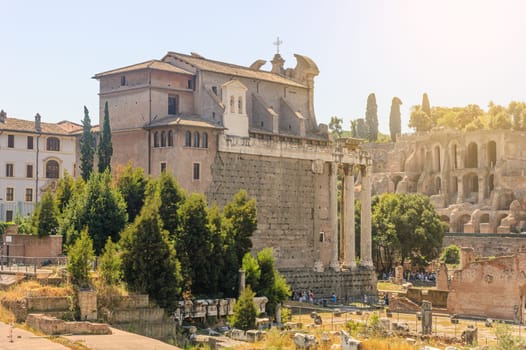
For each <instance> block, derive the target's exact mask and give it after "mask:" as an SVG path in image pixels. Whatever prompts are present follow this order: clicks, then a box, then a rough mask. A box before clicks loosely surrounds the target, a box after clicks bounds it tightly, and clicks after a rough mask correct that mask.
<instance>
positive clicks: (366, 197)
mask: <svg viewBox="0 0 526 350" xmlns="http://www.w3.org/2000/svg"><path fill="white" fill-rule="evenodd" d="M370 171H371V169H370V168H367V167H365V166H364V167H362V191H361V198H362V211H361V217H360V219H361V226H362V227H361V229H362V232H361V237H360V238H361V239H360V265H361V266H364V267H369V268H372V267H373V258H372V238H371V175H370Z"/></svg>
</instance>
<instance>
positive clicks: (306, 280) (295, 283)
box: [280, 268, 376, 299]
mask: <svg viewBox="0 0 526 350" xmlns="http://www.w3.org/2000/svg"><path fill="white" fill-rule="evenodd" d="M280 272H281V273H282V274H283V275H284V276H285V278H286V280H287V282H288V283H289V284H290V285H291V286H292V288H293V289H294V290H295V291H305V290H312V292H313V293H314V296H315V298H328V297H330V296H331V295H332V294H333V293H335V294H336V295H337V297H338V298H339V299H347V298H351V297H362V296H363V295H369V296H370V295H376V274H375V272H374V271H373V270H370V269H363V268H357V269H352V270H350V271H342V272H334V271H331V270H328V271H325V272H315V271H312V270H311V269H281V270H280Z"/></svg>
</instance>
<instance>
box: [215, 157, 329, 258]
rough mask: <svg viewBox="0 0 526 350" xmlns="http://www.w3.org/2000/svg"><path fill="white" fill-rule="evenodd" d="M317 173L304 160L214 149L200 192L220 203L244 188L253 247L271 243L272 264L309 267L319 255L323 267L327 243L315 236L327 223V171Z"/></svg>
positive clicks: (267, 245) (325, 228)
mask: <svg viewBox="0 0 526 350" xmlns="http://www.w3.org/2000/svg"><path fill="white" fill-rule="evenodd" d="M325 168H327V165H325ZM323 171H324V174H315V173H314V172H313V167H312V162H311V161H309V160H300V159H289V158H278V157H265V156H257V155H244V154H235V153H226V152H218V153H217V156H216V158H215V160H214V164H213V165H212V177H213V182H212V185H211V187H210V188H209V189H208V191H207V192H206V196H207V198H208V200H209V202H210V203H214V202H216V203H218V205H220V206H224V205H225V204H226V203H228V202H229V201H231V200H232V197H233V196H234V195H235V194H236V193H237V192H238V191H239V190H241V189H245V190H247V192H248V194H249V195H250V196H251V197H253V198H255V199H256V203H257V209H258V229H257V231H256V232H255V233H254V236H253V238H252V242H253V245H254V250H260V249H262V248H264V247H273V248H274V253H275V256H276V258H277V259H276V266H277V267H280V268H281V267H287V268H302V267H312V266H313V265H314V262H315V261H316V260H318V259H319V257H320V255H321V256H322V261H323V262H324V264H325V265H327V264H328V262H329V261H328V260H329V258H330V257H329V253H328V249H329V247H330V243H329V242H328V240H324V241H323V242H320V237H319V236H320V234H319V233H320V231H325V232H327V231H328V225H329V222H328V219H329V218H328V209H327V208H328V196H329V191H328V175H327V174H328V169H324V170H323ZM318 249H320V250H321V252H319V251H318Z"/></svg>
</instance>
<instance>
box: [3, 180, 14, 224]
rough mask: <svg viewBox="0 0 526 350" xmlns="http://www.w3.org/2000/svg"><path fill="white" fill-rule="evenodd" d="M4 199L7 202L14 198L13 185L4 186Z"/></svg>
mask: <svg viewBox="0 0 526 350" xmlns="http://www.w3.org/2000/svg"><path fill="white" fill-rule="evenodd" d="M5 200H6V201H8V202H12V201H14V200H15V189H14V188H13V187H8V188H6V190H5ZM8 221H9V220H8Z"/></svg>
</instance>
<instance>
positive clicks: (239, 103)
mask: <svg viewBox="0 0 526 350" xmlns="http://www.w3.org/2000/svg"><path fill="white" fill-rule="evenodd" d="M237 112H238V113H239V114H243V98H242V97H241V96H239V97H238V98H237Z"/></svg>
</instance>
